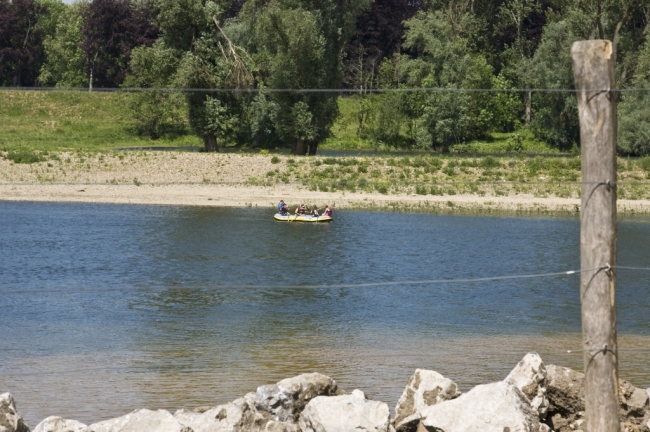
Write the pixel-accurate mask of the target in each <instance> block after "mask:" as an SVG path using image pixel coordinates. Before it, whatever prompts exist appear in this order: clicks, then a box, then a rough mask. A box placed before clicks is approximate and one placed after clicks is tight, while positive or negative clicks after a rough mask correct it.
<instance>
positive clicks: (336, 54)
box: [239, 0, 369, 154]
mask: <svg viewBox="0 0 650 432" xmlns="http://www.w3.org/2000/svg"><path fill="white" fill-rule="evenodd" d="M368 4H369V2H368V0H347V1H334V0H320V1H315V0H271V1H268V2H266V1H261V0H250V1H248V2H247V3H246V4H245V5H244V8H243V9H242V12H241V14H240V19H241V20H242V21H243V22H244V26H245V27H246V28H248V29H250V30H251V33H252V35H253V36H252V37H249V38H247V39H246V40H245V41H244V44H245V46H247V48H248V49H249V52H251V54H252V56H253V58H254V59H255V62H256V63H257V65H258V68H259V79H260V80H261V82H263V84H264V85H265V86H267V87H269V88H277V89H294V90H297V91H293V92H276V93H272V94H269V96H268V98H269V99H270V100H271V101H272V102H273V110H272V114H271V117H272V119H273V124H274V129H275V132H276V133H277V135H278V137H279V138H280V139H282V140H283V141H284V142H286V143H287V144H289V145H290V146H291V151H292V153H294V154H306V153H307V152H309V154H315V153H316V151H317V148H318V143H320V142H321V141H322V140H324V139H325V138H326V137H327V136H328V135H329V132H330V128H331V126H332V124H333V123H334V120H335V119H336V116H337V115H338V104H337V102H336V98H337V95H336V94H334V93H327V92H300V91H299V90H300V89H319V88H320V89H328V88H337V87H339V86H340V83H341V79H342V73H343V63H342V55H341V52H342V49H343V46H344V44H345V42H346V41H347V40H348V38H349V36H350V34H351V32H352V31H353V30H354V25H355V22H356V17H357V15H358V13H359V11H360V10H362V9H363V8H364V7H366V6H367V5H368ZM239 35H240V36H243V32H241V31H240V32H239Z"/></svg>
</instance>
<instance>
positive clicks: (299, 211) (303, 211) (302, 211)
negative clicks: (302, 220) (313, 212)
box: [298, 207, 307, 214]
mask: <svg viewBox="0 0 650 432" xmlns="http://www.w3.org/2000/svg"><path fill="white" fill-rule="evenodd" d="M306 211H307V210H306V209H305V208H304V207H300V208H299V209H298V214H305V213H306Z"/></svg>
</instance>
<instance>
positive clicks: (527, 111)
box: [524, 92, 533, 124]
mask: <svg viewBox="0 0 650 432" xmlns="http://www.w3.org/2000/svg"><path fill="white" fill-rule="evenodd" d="M525 104H526V106H525V108H524V116H525V118H526V124H530V120H531V118H532V114H533V94H532V92H527V93H526V102H525Z"/></svg>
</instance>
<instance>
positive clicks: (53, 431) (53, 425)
mask: <svg viewBox="0 0 650 432" xmlns="http://www.w3.org/2000/svg"><path fill="white" fill-rule="evenodd" d="M87 428H88V426H86V425H85V424H83V423H81V422H78V421H77V420H68V419H64V418H62V417H55V416H52V417H48V418H46V419H45V420H43V421H42V422H40V423H39V424H37V425H36V427H35V428H34V431H33V432H85V431H86V429H87Z"/></svg>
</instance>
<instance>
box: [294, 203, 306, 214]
mask: <svg viewBox="0 0 650 432" xmlns="http://www.w3.org/2000/svg"><path fill="white" fill-rule="evenodd" d="M306 213H307V207H305V205H304V204H300V205H299V206H298V207H296V214H297V215H304V214H306Z"/></svg>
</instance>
